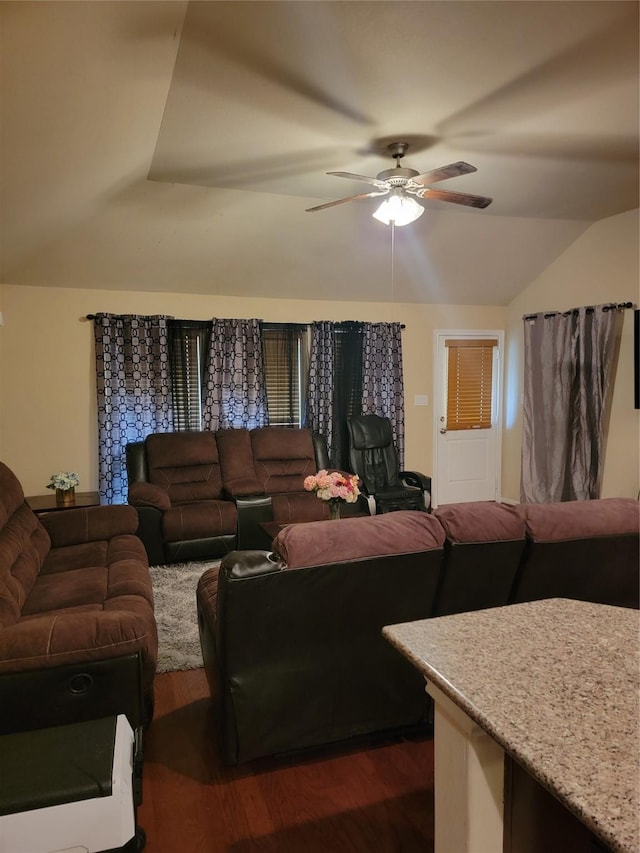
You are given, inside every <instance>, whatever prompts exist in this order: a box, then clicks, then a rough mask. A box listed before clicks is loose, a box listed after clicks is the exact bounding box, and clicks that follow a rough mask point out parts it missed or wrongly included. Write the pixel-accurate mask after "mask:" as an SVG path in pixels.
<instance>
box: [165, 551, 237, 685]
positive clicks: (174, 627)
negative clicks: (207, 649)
mask: <svg viewBox="0 0 640 853" xmlns="http://www.w3.org/2000/svg"><path fill="white" fill-rule="evenodd" d="M219 565H220V561H219V560H209V561H207V562H203V563H173V564H172V565H170V566H151V568H150V569H149V571H150V572H151V580H152V583H153V597H154V601H155V613H156V622H157V623H158V672H173V671H174V670H177V669H197V668H198V667H199V666H202V665H203V664H202V654H201V652H200V638H199V636H198V613H197V607H196V587H197V585H198V580H199V579H200V576H201V575H202V574H203V572H205V571H206V570H207V569H208V568H211V566H219Z"/></svg>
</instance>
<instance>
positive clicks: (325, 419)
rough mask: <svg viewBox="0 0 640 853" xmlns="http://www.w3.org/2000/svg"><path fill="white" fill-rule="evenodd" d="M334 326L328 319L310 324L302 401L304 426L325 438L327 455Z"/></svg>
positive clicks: (332, 384) (331, 416)
mask: <svg viewBox="0 0 640 853" xmlns="http://www.w3.org/2000/svg"><path fill="white" fill-rule="evenodd" d="M334 326H335V324H334V323H332V322H330V321H328V320H320V321H317V322H314V323H312V324H311V351H310V354H309V382H308V385H307V404H306V426H307V427H309V429H311V430H313V432H317V433H320V435H323V436H324V437H325V439H326V442H327V448H328V451H329V457H330V458H332V457H331V449H332V445H333V386H334V382H333V370H334V362H333V332H334Z"/></svg>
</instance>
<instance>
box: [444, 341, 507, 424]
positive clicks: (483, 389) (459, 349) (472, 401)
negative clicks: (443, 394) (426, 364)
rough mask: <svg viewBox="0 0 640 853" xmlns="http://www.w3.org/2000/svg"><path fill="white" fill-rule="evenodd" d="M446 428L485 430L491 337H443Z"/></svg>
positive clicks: (493, 344)
mask: <svg viewBox="0 0 640 853" xmlns="http://www.w3.org/2000/svg"><path fill="white" fill-rule="evenodd" d="M444 344H445V346H446V347H447V352H448V358H447V429H448V430H460V429H489V428H490V427H491V422H492V412H493V351H494V347H496V346H497V345H498V341H497V340H495V339H489V338H486V339H482V338H480V339H478V340H471V339H462V340H455V339H447V340H445V342H444Z"/></svg>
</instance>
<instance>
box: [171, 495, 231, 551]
mask: <svg viewBox="0 0 640 853" xmlns="http://www.w3.org/2000/svg"><path fill="white" fill-rule="evenodd" d="M236 520H237V510H236V506H235V504H234V503H233V502H232V501H214V500H201V501H197V502H196V503H193V504H181V505H178V506H173V507H171V509H168V510H166V512H164V513H163V515H162V535H163V537H164V540H165V542H184V541H185V540H192V539H209V538H211V537H214V536H230V535H234V534H235V532H236Z"/></svg>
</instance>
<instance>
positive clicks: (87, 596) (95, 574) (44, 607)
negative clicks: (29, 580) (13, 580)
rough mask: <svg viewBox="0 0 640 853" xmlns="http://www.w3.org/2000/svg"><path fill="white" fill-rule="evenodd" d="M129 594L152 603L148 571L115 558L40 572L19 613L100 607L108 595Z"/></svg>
mask: <svg viewBox="0 0 640 853" xmlns="http://www.w3.org/2000/svg"><path fill="white" fill-rule="evenodd" d="M130 596H140V597H142V598H144V599H146V601H147V602H148V603H149V604H150V605H151V606H153V590H152V587H151V581H150V579H149V572H148V571H147V569H146V567H145V565H144V564H143V563H139V562H137V561H133V560H118V561H116V562H115V563H113V564H111V565H94V566H87V567H85V568H79V569H72V570H69V571H66V572H56V573H55V574H50V575H40V576H39V577H38V578H37V580H36V582H35V584H34V585H33V589H32V590H31V594H30V595H29V597H28V598H27V600H26V602H25V604H24V607H23V608H22V615H23V616H32V615H34V614H41V613H54V612H56V611H64V610H66V609H68V608H76V607H84V608H86V607H91V606H96V607H99V608H100V609H102V608H103V606H104V605H105V604H106V602H108V601H109V600H111V599H117V598H126V597H130Z"/></svg>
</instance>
